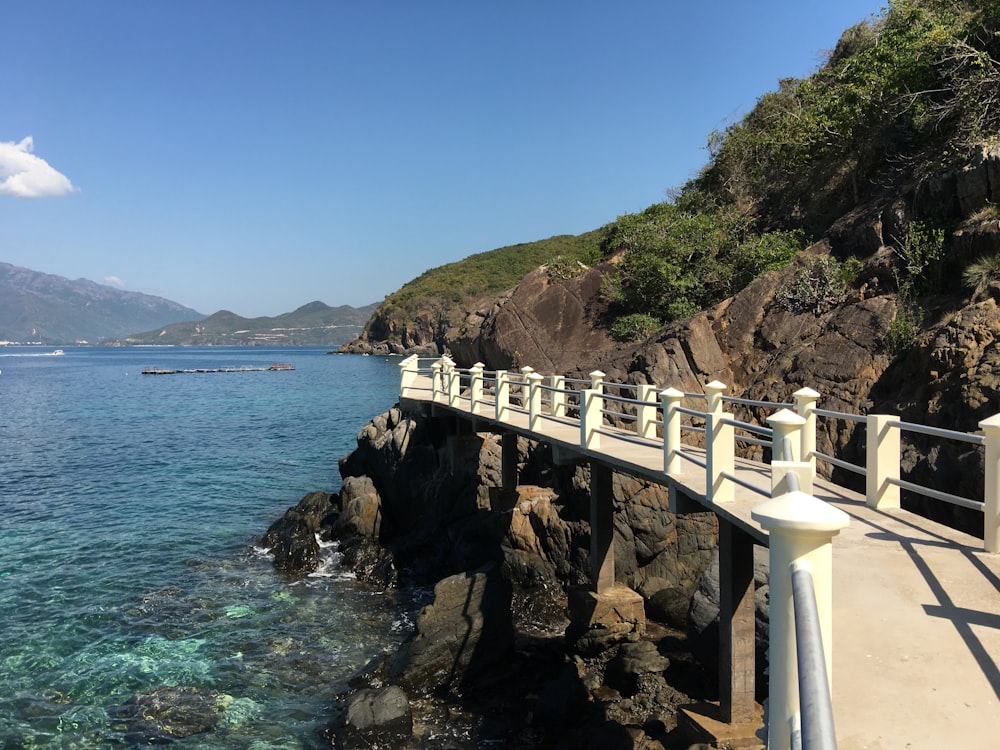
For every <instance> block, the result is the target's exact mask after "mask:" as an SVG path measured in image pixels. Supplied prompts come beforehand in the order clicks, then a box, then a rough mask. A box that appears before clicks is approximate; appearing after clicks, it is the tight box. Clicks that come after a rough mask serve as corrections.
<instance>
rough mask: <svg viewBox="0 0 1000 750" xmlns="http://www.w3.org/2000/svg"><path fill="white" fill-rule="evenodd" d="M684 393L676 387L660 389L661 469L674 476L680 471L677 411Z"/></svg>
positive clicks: (679, 419)
mask: <svg viewBox="0 0 1000 750" xmlns="http://www.w3.org/2000/svg"><path fill="white" fill-rule="evenodd" d="M683 400H684V393H683V392H682V391H679V390H677V389H676V388H667V389H666V390H663V391H660V403H661V404H662V405H663V471H664V472H666V473H667V474H668V475H669V476H676V475H677V474H679V473H680V471H681V457H680V455H678V454H679V453H680V451H681V419H682V417H683V415H682V414H681V413H680V411H678V409H679V408H680V405H681V401H683Z"/></svg>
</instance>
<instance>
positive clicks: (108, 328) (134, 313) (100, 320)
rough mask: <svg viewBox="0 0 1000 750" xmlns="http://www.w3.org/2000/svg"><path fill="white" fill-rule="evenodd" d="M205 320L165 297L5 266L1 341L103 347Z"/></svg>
mask: <svg viewBox="0 0 1000 750" xmlns="http://www.w3.org/2000/svg"><path fill="white" fill-rule="evenodd" d="M201 317H203V316H202V314H201V313H199V312H198V311H196V310H192V309H191V308H189V307H184V306H183V305H179V304H177V303H176V302H171V301H170V300H167V299H163V298H162V297H155V296H152V295H149V294H140V293H138V292H126V291H122V290H121V289H115V288H114V287H110V286H106V285H104V284H96V283H94V282H93V281H88V280H86V279H77V280H75V281H71V280H70V279H67V278H64V277H62V276H55V275H52V274H47V273H40V272H38V271H32V270H29V269H27V268H20V267H18V266H12V265H10V264H9V263H0V340H4V341H16V342H22V343H34V342H38V343H42V344H52V345H55V344H73V343H78V342H88V343H97V342H98V341H100V340H101V339H107V338H114V337H117V336H123V335H125V334H127V333H128V332H129V331H135V330H140V329H145V328H152V327H154V326H162V325H167V324H169V323H176V322H178V321H181V320H194V319H198V318H201Z"/></svg>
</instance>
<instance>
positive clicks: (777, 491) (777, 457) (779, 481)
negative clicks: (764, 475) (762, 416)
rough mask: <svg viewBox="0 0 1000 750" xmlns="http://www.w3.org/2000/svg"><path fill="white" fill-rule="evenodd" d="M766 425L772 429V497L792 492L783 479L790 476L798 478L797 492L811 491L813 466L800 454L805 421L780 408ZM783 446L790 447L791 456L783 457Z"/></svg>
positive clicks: (788, 410) (768, 419) (769, 418)
mask: <svg viewBox="0 0 1000 750" xmlns="http://www.w3.org/2000/svg"><path fill="white" fill-rule="evenodd" d="M767 423H768V424H769V425H770V426H771V495H772V496H777V495H782V494H784V493H785V492H788V491H789V490H790V489H792V488H791V487H789V486H788V483H787V481H788V480H787V479H786V477H787V476H788V474H791V473H794V474H795V476H796V478H797V479H798V487H796V489H800V490H802V491H803V492H812V487H813V473H812V467H810V465H809V462H807V461H803V460H802V456H801V454H800V453H799V451H800V450H801V449H802V439H801V432H802V430H803V429H804V428H805V425H806V419H805V418H804V417H801V416H799V415H798V414H796V413H795V412H793V411H791V410H790V409H779V410H778V411H776V412H775V413H774V414H772V415H771V416H770V417H768V418H767ZM785 446H789V447H790V450H791V455H790V456H786V455H785V450H784V448H785Z"/></svg>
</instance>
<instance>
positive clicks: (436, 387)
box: [431, 360, 444, 401]
mask: <svg viewBox="0 0 1000 750" xmlns="http://www.w3.org/2000/svg"><path fill="white" fill-rule="evenodd" d="M443 367H444V365H443V364H442V363H441V360H437V361H436V362H435V363H434V364H432V365H431V401H435V400H436V399H437V395H438V394H439V393H441V392H442V391H444V381H443V378H442V376H441V371H442V369H443Z"/></svg>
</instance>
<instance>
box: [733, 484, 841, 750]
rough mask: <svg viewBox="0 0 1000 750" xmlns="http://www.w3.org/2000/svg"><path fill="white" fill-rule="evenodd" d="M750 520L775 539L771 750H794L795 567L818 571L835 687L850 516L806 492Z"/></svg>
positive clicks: (757, 511)
mask: <svg viewBox="0 0 1000 750" xmlns="http://www.w3.org/2000/svg"><path fill="white" fill-rule="evenodd" d="M750 515H751V517H752V518H753V519H754V520H755V521H757V522H758V523H759V524H760V525H761V526H762V527H763V528H764V529H765V530H766V531H767V532H768V533H769V535H770V536H769V540H768V546H769V549H770V571H769V574H768V583H769V586H770V588H769V600H770V625H769V644H770V646H769V664H768V669H769V691H768V692H769V700H768V744H767V746H768V749H769V750H790V748H791V733H790V730H789V728H790V726H791V725H792V721H793V717H796V716H798V714H799V711H800V709H799V684H798V662H797V646H796V640H795V611H794V604H793V599H792V566H793V565H799V564H802V563H805V564H807V565H808V566H809V567H810V568H811V569H812V575H813V584H814V586H815V590H816V608H817V611H818V615H819V623H820V631H821V633H822V637H823V654H824V657H825V661H826V670H827V678H828V680H829V681H830V683H831V685H832V682H833V627H832V620H833V586H832V581H833V544H832V542H833V537H834V536H836V535H837V534H838V533H839V532H840V530H841V529H843V528H845V527H846V526H847V525H848V523H849V521H850V517H849V516H848V515H847V514H846V513H844V511H842V510H840V509H839V508H835V507H833V506H832V505H830V504H828V503H824V502H823V501H821V500H817V499H816V498H815V497H813V496H812V495H810V494H808V493H805V492H788V493H786V494H784V495H781V496H779V497H775V498H772V499H771V500H767V501H766V502H763V503H761V504H760V505H758V506H757V507H756V508H754V509H753V510H752V511H751V512H750ZM831 693H832V687H831Z"/></svg>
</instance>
